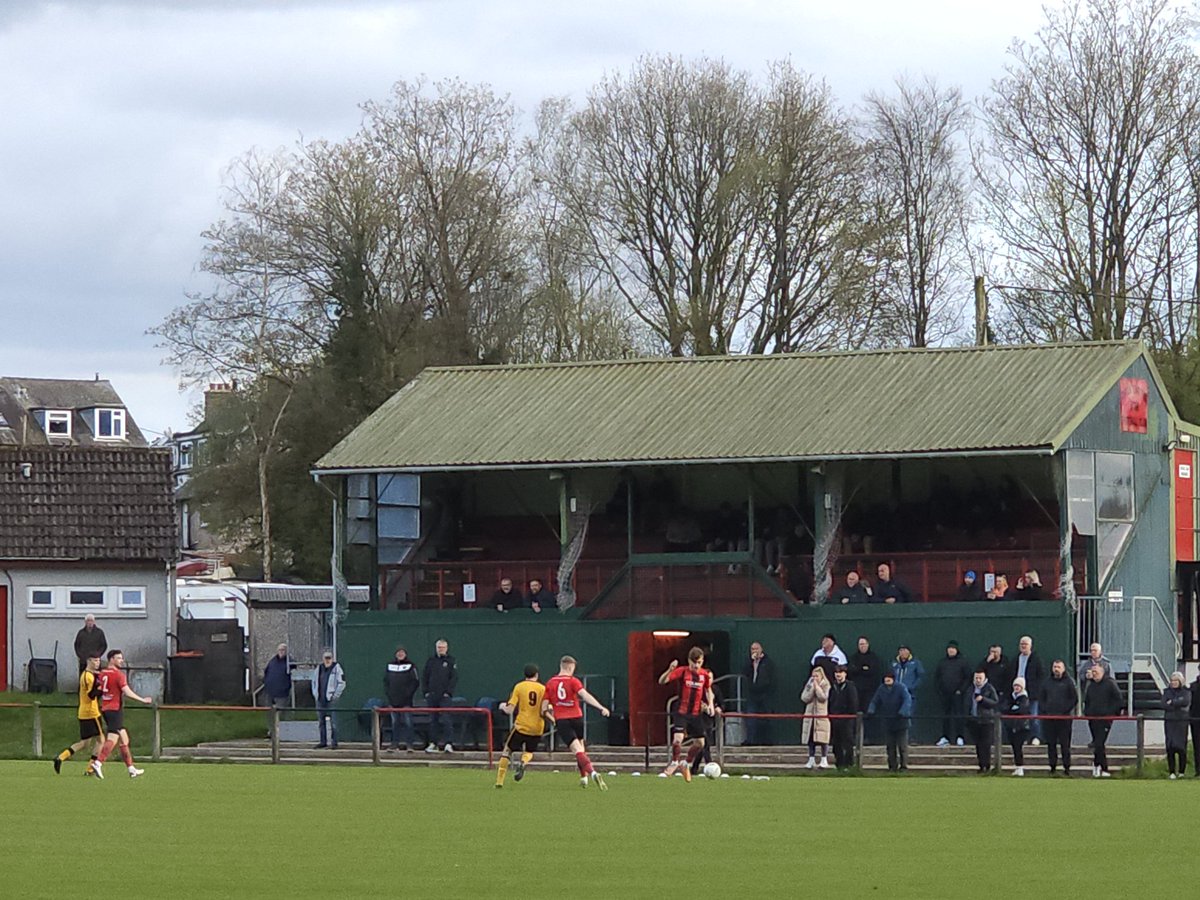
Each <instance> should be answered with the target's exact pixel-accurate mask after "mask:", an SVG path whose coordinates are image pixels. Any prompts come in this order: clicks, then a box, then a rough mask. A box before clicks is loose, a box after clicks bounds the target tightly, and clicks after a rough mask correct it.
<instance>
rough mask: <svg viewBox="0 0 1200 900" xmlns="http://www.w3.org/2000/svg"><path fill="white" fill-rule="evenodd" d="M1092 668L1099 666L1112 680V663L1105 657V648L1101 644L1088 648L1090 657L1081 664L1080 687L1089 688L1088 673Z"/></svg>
mask: <svg viewBox="0 0 1200 900" xmlns="http://www.w3.org/2000/svg"><path fill="white" fill-rule="evenodd" d="M1092 666H1099V667H1100V668H1102V669H1103V670H1104V674H1105V675H1107V676H1108V677H1109V678H1112V673H1113V672H1112V663H1111V662H1109V661H1108V657H1107V656H1105V655H1104V648H1103V647H1101V646H1100V644H1098V643H1096V644H1092V646H1090V647H1089V648H1088V657H1087V659H1085V660H1084V661H1083V662H1081V663H1080V664H1079V676H1078V677H1079V686H1080V687H1081V688H1083V687H1086V686H1087V682H1088V673H1089V672H1090V671H1091V670H1092Z"/></svg>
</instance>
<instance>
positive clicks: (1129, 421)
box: [1121, 378, 1150, 434]
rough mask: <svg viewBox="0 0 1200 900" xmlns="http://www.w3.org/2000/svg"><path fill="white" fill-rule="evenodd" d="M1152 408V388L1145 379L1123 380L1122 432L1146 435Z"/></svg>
mask: <svg viewBox="0 0 1200 900" xmlns="http://www.w3.org/2000/svg"><path fill="white" fill-rule="evenodd" d="M1149 408H1150V386H1149V385H1148V384H1147V383H1146V379H1145V378H1122V379H1121V430H1122V431H1131V432H1133V433H1134V434H1145V433H1146V430H1147V429H1146V420H1147V417H1148V414H1149Z"/></svg>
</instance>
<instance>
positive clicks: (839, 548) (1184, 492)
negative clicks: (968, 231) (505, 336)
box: [314, 342, 1196, 732]
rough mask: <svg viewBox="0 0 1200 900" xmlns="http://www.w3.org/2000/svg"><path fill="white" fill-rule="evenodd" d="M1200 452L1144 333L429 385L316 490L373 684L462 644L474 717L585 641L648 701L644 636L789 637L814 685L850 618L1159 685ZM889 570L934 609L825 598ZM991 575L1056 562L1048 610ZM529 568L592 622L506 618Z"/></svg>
mask: <svg viewBox="0 0 1200 900" xmlns="http://www.w3.org/2000/svg"><path fill="white" fill-rule="evenodd" d="M1190 448H1191V441H1190V434H1189V427H1188V426H1186V425H1184V423H1181V422H1179V421H1178V419H1177V417H1176V415H1175V411H1174V407H1173V406H1172V404H1171V401H1170V399H1169V397H1168V396H1167V395H1166V393H1165V391H1164V390H1163V388H1162V384H1161V380H1160V379H1159V377H1158V374H1157V372H1156V370H1155V368H1154V364H1153V361H1152V360H1151V359H1150V358H1149V356H1148V355H1147V354H1146V352H1145V351H1144V349H1143V348H1142V347H1141V345H1140V344H1138V343H1135V342H1101V343H1088V344H1058V345H1046V346H1029V347H988V348H974V347H972V348H954V349H934V350H929V349H921V350H896V351H871V352H855V353H832V354H797V355H781V356H771V357H716V358H701V359H686V360H678V359H670V360H665V359H658V360H623V361H615V362H599V363H579V364H561V365H537V366H484V367H469V368H440V369H429V370H426V371H425V372H424V373H422V374H421V375H420V376H419V377H418V378H417V379H416V380H415V381H414V382H412V383H411V384H410V385H408V386H407V387H406V388H404V389H403V390H402V391H400V392H398V393H397V394H396V395H395V396H394V397H392V398H391V399H390V400H388V401H387V402H386V403H384V404H383V406H381V407H380V409H379V410H377V411H376V412H375V413H373V414H372V415H371V416H370V417H368V418H367V420H366V421H364V422H363V423H362V424H361V425H360V426H359V427H358V428H357V429H355V431H354V432H352V433H351V434H350V435H349V436H348V437H347V438H346V439H345V440H343V441H342V442H341V443H340V444H339V445H338V446H337V447H335V448H334V449H333V450H331V451H330V453H329V454H327V455H326V456H325V457H324V458H323V459H322V460H320V461H319V463H318V465H317V467H316V468H315V470H314V477H316V478H318V479H319V480H320V481H321V482H322V483H323V484H325V485H326V487H328V488H329V489H330V491H331V492H332V493H333V494H334V495H335V497H336V504H335V518H336V521H337V523H338V526H337V528H336V529H335V532H336V541H337V546H336V547H335V557H336V558H337V559H338V560H340V565H341V567H342V569H343V572H344V573H345V575H346V576H347V577H348V578H350V579H351V580H355V581H358V580H360V579H361V580H362V581H363V582H365V583H368V584H370V585H371V606H372V609H371V610H370V611H368V612H363V613H351V614H350V615H349V617H348V618H346V619H345V620H344V621H343V623H342V625H341V627H340V628H339V634H338V643H339V654H340V657H341V659H342V660H343V661H344V662H345V663H346V664H347V671H348V674H350V673H351V669H350V665H351V664H354V665H364V666H368V667H372V666H374V667H377V666H378V665H381V664H382V662H384V661H386V659H387V658H388V656H390V651H389V650H387V648H388V646H391V648H392V649H394V645H395V643H396V642H397V641H398V640H403V642H404V643H405V644H406V645H407V646H408V647H409V648H410V655H412V656H414V657H416V658H418V659H422V658H423V656H424V655H426V654H427V653H428V652H429V648H430V647H431V646H432V641H433V640H434V639H435V634H437V633H440V636H445V637H446V638H447V639H449V640H450V641H451V644H452V652H453V653H454V654H455V655H456V656H458V657H459V660H460V670H461V672H462V675H461V677H462V679H463V681H462V691H461V692H462V693H463V694H464V696H466V697H468V699H470V700H472V701H473V700H474V699H475V697H473V696H471V695H472V694H478V695H479V696H497V695H498V693H499V692H502V691H503V690H504V689H505V687H506V684H507V682H508V681H510V680H512V679H511V678H510V675H509V674H508V673H512V672H516V673H519V671H520V667H521V665H523V664H524V662H526V661H529V659H533V660H536V661H537V662H539V663H540V664H541V665H542V666H543V671H549V669H548V667H549V666H550V663H551V662H552V661H553V660H554V659H557V657H558V655H560V654H561V653H563V652H571V653H572V654H574V655H576V656H578V657H579V658H580V659H581V662H582V663H583V668H584V669H585V670H588V671H593V672H597V673H601V674H604V675H607V676H611V677H613V678H617V679H622V681H621V684H622V685H623V687H622V688H621V689H620V690H623V691H625V692H628V690H629V667H630V646H629V636H630V635H631V634H633V633H638V632H645V631H653V630H656V629H660V630H671V629H672V628H673V627H674V628H675V629H676V630H678V629H683V630H689V631H697V632H719V633H723V634H727V635H728V639H729V643H730V646H731V647H732V648H734V652H732V653H731V662H730V666H731V667H733V666H734V665H735V663H736V661H737V660H740V658H741V654H742V653H743V652H744V651H743V648H744V647H745V645H746V644H748V643H749V641H751V640H761V641H763V642H764V643H765V644H767V645H768V653H770V654H772V655H773V656H774V657H775V659H776V661H777V663H779V664H780V665H781V668H784V669H787V670H788V671H790V672H792V673H793V675H792V676H790V677H794V678H795V679H797V684H798V680H799V679H800V678H801V677H802V672H801V670H804V671H803V674H806V672H807V659H808V656H809V655H810V654H811V652H812V650H813V649H815V647H816V645H817V643H818V638H819V636H820V634H821V633H822V632H823V631H825V630H832V631H834V632H835V633H836V634H838V636H839V639H840V640H841V641H842V643H843V646H844V647H845V649H846V650H847V652H850V650H852V649H853V639H854V638H856V637H857V635H858V634H859V633H866V634H868V635H869V636H871V637H872V638H873V643H874V645H875V647H876V648H877V649H878V650H879V652H880V654H881V655H882V656H887V655H890V654H891V653H893V652H894V650H895V646H896V644H897V643H898V642H899V641H901V640H905V641H908V642H910V643H912V644H913V648H914V651H915V652H917V654H918V656H919V657H923V658H924V661H925V662H926V663H927V664H928V665H929V667H930V668H931V669H932V666H933V665H934V664H936V662H937V660H938V658H940V656H941V653H942V649H943V648H944V646H945V642H946V641H948V640H950V639H955V640H957V641H959V643H960V644H961V645H962V646H963V647H964V653H965V654H967V655H968V657H969V658H972V661H975V659H974V658H975V656H976V653H977V652H978V656H979V658H981V657H982V655H983V654H982V651H981V650H980V649H979V648H980V647H983V646H985V645H986V643H987V642H989V641H992V640H1001V641H1003V642H1004V643H1005V645H1006V646H1009V647H1011V646H1013V645H1014V644H1015V641H1016V638H1017V637H1019V636H1020V635H1021V634H1023V633H1031V634H1033V636H1034V637H1035V638H1036V639H1037V641H1038V649H1039V652H1041V653H1042V654H1043V655H1044V656H1049V655H1051V654H1053V655H1061V656H1064V657H1065V658H1068V659H1071V660H1073V659H1074V657H1075V656H1076V655H1077V654H1078V653H1079V652H1080V650H1081V646H1082V647H1083V648H1084V649H1086V644H1087V643H1088V642H1090V640H1092V639H1100V640H1102V641H1103V642H1104V643H1105V644H1106V650H1107V651H1108V655H1109V656H1110V658H1112V659H1113V660H1114V663H1116V664H1117V665H1118V668H1119V669H1120V670H1124V671H1126V672H1128V673H1130V675H1132V674H1133V673H1134V672H1137V673H1139V674H1140V675H1144V676H1146V677H1149V678H1151V679H1153V680H1154V681H1155V682H1156V683H1157V682H1164V681H1165V677H1166V675H1167V673H1169V672H1170V671H1172V670H1173V668H1174V667H1175V665H1176V663H1177V661H1178V656H1179V649H1178V641H1179V634H1178V629H1177V626H1176V625H1175V622H1176V618H1177V617H1176V599H1175V594H1174V584H1173V581H1172V577H1173V571H1174V565H1175V563H1176V561H1177V560H1179V559H1189V558H1192V559H1194V558H1195V549H1196V530H1195V522H1194V517H1193V519H1192V520H1188V519H1187V518H1186V516H1184V515H1182V514H1180V513H1179V510H1180V509H1182V507H1183V506H1186V505H1187V504H1188V503H1192V502H1193V501H1194V498H1195V493H1194V491H1192V489H1191V488H1192V483H1193V482H1192V481H1191V480H1189V479H1190V472H1191V469H1189V468H1187V466H1189V465H1193V464H1194V459H1192V457H1194V451H1193V450H1192V449H1190ZM1180 454H1184V455H1183V456H1181V455H1180ZM1188 454H1191V456H1188ZM1184 474H1186V475H1187V478H1184V477H1183V475H1184ZM1189 492H1190V493H1189ZM1193 508H1194V503H1193ZM731 523H732V524H731ZM1189 548H1190V549H1189ZM772 554H774V555H772ZM880 562H886V563H887V564H888V565H889V566H890V567H891V569H892V571H893V572H894V574H895V575H896V576H897V577H898V579H900V580H901V581H903V582H904V583H906V584H907V586H908V587H909V588H910V590H911V592H912V593H913V594H914V595H915V600H916V601H917V602H914V603H911V604H901V605H895V606H880V605H873V604H872V605H866V606H862V607H857V606H852V607H841V608H834V607H832V606H830V605H827V604H824V603H823V602H822V601H824V600H826V599H827V598H828V596H829V593H830V589H831V587H832V586H835V585H836V584H838V583H839V581H840V580H841V579H844V577H845V573H846V572H847V571H848V570H850V569H856V570H858V571H859V572H861V573H862V574H863V575H864V576H866V577H867V578H868V579H869V580H871V581H874V580H875V577H874V576H875V568H876V566H877V565H878V564H879V563H880ZM968 569H972V570H975V571H976V572H978V573H980V575H981V576H989V577H996V576H999V575H1000V574H1009V575H1010V580H1011V581H1013V582H1015V580H1016V576H1017V575H1019V574H1020V573H1023V572H1025V571H1028V570H1030V569H1036V570H1037V571H1038V572H1039V573H1040V574H1041V576H1042V582H1043V585H1044V587H1045V591H1044V594H1045V597H1046V599H1044V600H1041V601H1030V602H1019V601H1011V600H1006V601H1004V602H998V603H981V604H975V603H954V602H950V601H952V599H953V597H954V593H955V590H956V588H957V586H958V584H960V583H961V581H962V576H963V573H964V572H965V571H966V570H968ZM502 578H509V579H511V580H512V581H513V582H514V584H515V586H516V587H517V589H518V590H521V591H525V590H527V589H528V587H529V583H530V581H531V580H533V579H537V580H539V581H541V582H542V583H543V584H544V585H546V586H548V587H549V588H550V590H552V591H553V592H555V593H556V594H557V596H558V598H559V599H558V606H560V607H562V608H563V609H562V610H559V611H550V610H547V611H546V612H543V613H542V614H541V615H535V614H533V613H531V612H530V611H528V610H526V609H518V610H515V611H513V612H509V613H504V614H501V613H497V612H496V611H495V610H493V609H491V608H490V607H489V606H488V600H489V598H490V597H491V595H492V593H493V591H494V590H495V589H496V588H497V586H498V585H499V583H500V581H501V579H502ZM1134 598H1140V599H1138V600H1136V601H1135V599H1134ZM813 600H816V601H817V603H816V604H815V605H813V604H812V603H810V601H813ZM843 635H845V636H843ZM413 648H422V649H421V650H419V651H416V652H414V649H413ZM385 651H386V652H385ZM381 654H382V655H381ZM530 654H536V655H534V656H529V655H530ZM526 657H529V658H528V659H527V658H526ZM370 660H374V661H375V662H373V663H372V662H370ZM468 660H470V666H468ZM476 661H479V662H480V663H483V664H485V665H486V666H487V669H488V670H494V671H489V674H488V675H487V676H486V677H485V678H482V680H481V681H480V682H478V683H476V682H474V681H473V680H472V679H473V678H474V677H475V676H474V675H468V674H467V673H468V672H469V671H471V669H473V667H474V665H475V664H476ZM480 674H481V675H482V670H481V672H480ZM373 680H374V679H370V680H369V681H373ZM350 681H351V688H350V693H351V695H352V696H354V697H355V699H356V700H361V699H365V697H366V696H367V694H365V693H364V694H363V696H362V697H361V698H358V697H357V696H356V695H355V693H354V692H355V687H354V683H355V679H354V678H353V677H352V675H351V678H350ZM794 686H795V687H796V690H793V687H794ZM370 689H371V688H370V684H369V683H368V684H364V688H363V690H366V691H370ZM797 690H798V686H797V685H793V684H790V683H787V682H786V681H785V683H784V684H782V685H781V686H780V692H779V699H778V701H777V702H778V704H779V705H780V707H781V708H796V707H798V705H799V703H798V700H797V699H795V694H796V691H797ZM626 697H628V694H626ZM631 731H632V732H636V731H637V725H636V723H633V724H632V725H631Z"/></svg>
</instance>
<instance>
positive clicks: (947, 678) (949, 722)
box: [933, 641, 971, 747]
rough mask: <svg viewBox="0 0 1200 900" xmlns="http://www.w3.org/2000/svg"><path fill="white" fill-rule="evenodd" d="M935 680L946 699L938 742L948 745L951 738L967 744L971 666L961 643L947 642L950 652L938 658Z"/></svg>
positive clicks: (959, 744) (940, 694) (941, 744)
mask: <svg viewBox="0 0 1200 900" xmlns="http://www.w3.org/2000/svg"><path fill="white" fill-rule="evenodd" d="M933 683H934V686H935V687H936V688H937V692H938V699H939V700H941V701H942V736H941V737H940V738H938V742H937V745H938V746H939V747H945V746H946V745H947V744H949V743H950V742H951V741H953V742H954V743H955V744H957V745H958V746H959V747H961V746H963V744H964V741H963V735H964V734H966V730H965V729H964V727H963V725H964V721H965V719H966V710H967V694H968V693H969V692H970V690H971V666H970V664H969V663H968V662H967V661H966V660H965V659H964V658H963V657H962V655H961V654H960V653H959V652H958V642H957V641H951V642H950V643H949V644H947V645H946V655H945V656H944V657H943V658H942V659H941V660H939V661H938V664H937V668H936V669H934V672H933Z"/></svg>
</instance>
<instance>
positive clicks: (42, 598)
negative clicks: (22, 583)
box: [29, 587, 54, 609]
mask: <svg viewBox="0 0 1200 900" xmlns="http://www.w3.org/2000/svg"><path fill="white" fill-rule="evenodd" d="M29 606H30V608H31V609H38V608H41V609H52V608H53V607H54V588H45V587H31V588H30V589H29Z"/></svg>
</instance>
